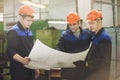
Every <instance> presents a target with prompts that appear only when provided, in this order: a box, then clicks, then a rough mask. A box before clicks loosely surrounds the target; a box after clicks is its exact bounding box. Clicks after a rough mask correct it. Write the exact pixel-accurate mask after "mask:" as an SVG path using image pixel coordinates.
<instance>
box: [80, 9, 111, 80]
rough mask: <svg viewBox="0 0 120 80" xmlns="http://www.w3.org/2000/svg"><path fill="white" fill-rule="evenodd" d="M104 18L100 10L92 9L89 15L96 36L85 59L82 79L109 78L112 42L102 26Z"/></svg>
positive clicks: (99, 79) (96, 79)
mask: <svg viewBox="0 0 120 80" xmlns="http://www.w3.org/2000/svg"><path fill="white" fill-rule="evenodd" d="M102 19H103V16H102V13H101V12H100V11H98V10H91V11H90V12H89V13H88V15H87V18H86V21H87V22H88V24H89V27H90V28H89V29H90V31H92V32H94V36H93V38H92V46H91V48H90V50H89V52H88V54H87V57H86V59H85V61H84V63H85V65H84V67H85V71H84V72H85V73H83V75H84V78H81V79H80V80H109V74H110V62H111V46H112V42H111V38H110V36H109V35H108V33H107V32H106V31H105V30H104V28H103V27H102ZM78 63H79V62H78ZM83 75H82V76H83Z"/></svg>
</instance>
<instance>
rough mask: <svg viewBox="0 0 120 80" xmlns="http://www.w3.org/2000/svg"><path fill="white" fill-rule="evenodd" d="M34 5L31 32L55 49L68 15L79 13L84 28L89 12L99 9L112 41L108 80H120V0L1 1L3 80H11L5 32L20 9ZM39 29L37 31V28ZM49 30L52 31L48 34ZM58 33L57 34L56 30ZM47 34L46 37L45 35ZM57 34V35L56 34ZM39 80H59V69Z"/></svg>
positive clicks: (14, 21)
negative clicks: (26, 5)
mask: <svg viewBox="0 0 120 80" xmlns="http://www.w3.org/2000/svg"><path fill="white" fill-rule="evenodd" d="M23 4H28V5H32V6H33V8H34V9H35V11H36V12H35V14H36V15H35V21H34V22H33V24H32V26H31V29H32V30H33V33H34V39H40V40H41V41H42V42H43V43H45V44H46V45H47V46H49V47H52V48H54V47H55V46H56V43H57V42H58V39H59V37H60V33H61V31H63V30H65V29H66V15H67V14H68V12H70V11H76V12H77V13H78V14H79V15H80V17H81V19H82V22H83V23H82V26H83V28H84V27H85V23H84V21H85V18H86V15H87V13H88V11H89V10H91V9H98V10H99V11H101V12H102V13H103V27H105V29H106V31H107V32H108V33H109V34H110V36H111V37H112V58H111V73H110V79H109V80H120V0H0V60H1V61H2V60H4V61H5V62H7V63H5V64H4V63H2V62H0V73H2V75H0V77H1V78H0V80H10V77H9V70H8V69H9V62H8V61H7V59H5V58H4V57H5V55H6V53H5V49H6V48H5V47H6V39H5V37H6V32H7V31H8V30H9V29H10V28H11V26H12V25H14V24H15V23H16V22H17V21H18V18H17V16H18V15H17V11H18V8H19V7H20V6H21V5H23ZM34 26H36V27H34ZM48 28H50V30H48ZM54 29H55V30H54ZM44 33H46V34H44ZM54 33H55V34H54ZM41 72H43V76H42V78H41V79H40V80H42V79H43V80H45V79H46V78H44V77H47V79H48V80H52V78H53V79H54V78H56V79H55V80H57V79H59V78H60V69H58V70H50V71H48V72H47V75H46V71H44V70H41Z"/></svg>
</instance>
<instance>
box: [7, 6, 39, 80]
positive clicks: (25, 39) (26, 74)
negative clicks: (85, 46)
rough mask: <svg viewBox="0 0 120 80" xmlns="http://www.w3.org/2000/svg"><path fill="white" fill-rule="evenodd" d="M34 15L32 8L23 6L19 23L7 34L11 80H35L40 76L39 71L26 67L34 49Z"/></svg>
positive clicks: (20, 10) (20, 9)
mask: <svg viewBox="0 0 120 80" xmlns="http://www.w3.org/2000/svg"><path fill="white" fill-rule="evenodd" d="M34 13H35V11H34V9H33V8H32V7H31V6H28V5H23V6H21V7H20V8H19V11H18V14H19V21H18V22H17V24H15V25H14V26H13V27H12V28H11V29H10V30H9V31H8V33H7V54H8V56H9V58H10V75H11V80H33V79H34V78H35V77H36V78H37V77H38V76H39V70H37V69H36V70H34V69H28V68H26V67H24V65H26V64H28V63H29V61H30V59H29V58H28V57H27V56H28V55H29V53H30V51H31V49H32V47H33V34H32V32H31V30H30V25H31V24H32V22H33V18H34Z"/></svg>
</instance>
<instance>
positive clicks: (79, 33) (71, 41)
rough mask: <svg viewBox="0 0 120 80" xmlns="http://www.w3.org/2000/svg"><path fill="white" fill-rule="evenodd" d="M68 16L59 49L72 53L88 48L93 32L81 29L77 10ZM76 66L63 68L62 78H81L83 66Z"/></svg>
mask: <svg viewBox="0 0 120 80" xmlns="http://www.w3.org/2000/svg"><path fill="white" fill-rule="evenodd" d="M66 18H67V19H66V21H67V25H68V29H67V30H66V31H64V32H63V33H62V36H61V38H60V40H59V42H58V44H57V49H58V50H60V51H64V52H68V53H72V54H75V53H77V52H81V51H84V50H86V49H88V47H89V44H90V41H91V34H90V32H89V31H88V30H83V29H81V27H80V17H79V15H78V14H77V13H76V12H70V13H69V14H68V15H67V17H66ZM74 63H76V62H74ZM74 63H73V64H74ZM81 63H82V62H81ZM75 66H76V67H75V68H62V70H61V78H62V80H80V78H81V77H79V74H81V69H82V66H81V67H79V68H78V67H77V65H75Z"/></svg>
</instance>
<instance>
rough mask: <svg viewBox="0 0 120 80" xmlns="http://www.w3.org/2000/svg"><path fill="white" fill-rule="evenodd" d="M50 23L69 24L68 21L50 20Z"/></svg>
mask: <svg viewBox="0 0 120 80" xmlns="http://www.w3.org/2000/svg"><path fill="white" fill-rule="evenodd" d="M48 23H49V24H67V22H66V21H48Z"/></svg>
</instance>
